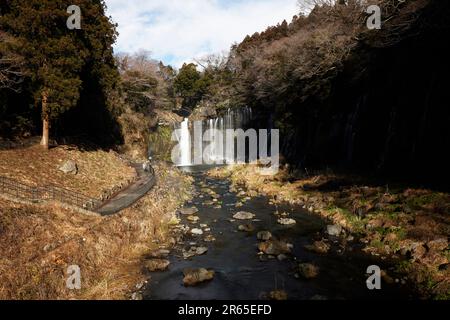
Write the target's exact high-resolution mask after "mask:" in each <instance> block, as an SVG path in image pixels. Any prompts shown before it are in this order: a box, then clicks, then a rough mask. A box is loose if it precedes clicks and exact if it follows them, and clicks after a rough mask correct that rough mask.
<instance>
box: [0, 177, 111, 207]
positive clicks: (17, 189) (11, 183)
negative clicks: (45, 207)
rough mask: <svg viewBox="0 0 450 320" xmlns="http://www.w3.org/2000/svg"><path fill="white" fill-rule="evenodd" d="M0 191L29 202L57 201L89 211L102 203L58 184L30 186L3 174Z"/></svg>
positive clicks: (0, 179) (0, 178)
mask: <svg viewBox="0 0 450 320" xmlns="http://www.w3.org/2000/svg"><path fill="white" fill-rule="evenodd" d="M0 193H4V194H7V195H9V196H12V197H15V198H19V199H22V200H27V201H31V202H41V201H59V202H62V203H65V204H68V205H72V206H75V207H78V208H81V209H84V210H89V211H95V210H96V209H97V208H99V207H100V206H101V205H102V202H101V201H100V200H97V199H94V198H90V197H88V196H85V195H83V194H81V193H77V192H74V191H71V190H68V189H64V188H62V187H59V186H54V185H48V186H45V187H32V186H29V185H26V184H24V183H21V182H19V181H16V180H14V179H11V178H6V177H3V176H0Z"/></svg>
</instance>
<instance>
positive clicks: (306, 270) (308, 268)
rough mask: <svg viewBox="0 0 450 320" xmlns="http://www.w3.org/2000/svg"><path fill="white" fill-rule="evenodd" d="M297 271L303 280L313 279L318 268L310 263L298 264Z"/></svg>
mask: <svg viewBox="0 0 450 320" xmlns="http://www.w3.org/2000/svg"><path fill="white" fill-rule="evenodd" d="M298 271H299V273H300V275H301V276H302V277H303V278H305V279H313V278H316V277H317V276H318V275H319V268H318V267H317V266H315V265H313V264H311V263H301V264H299V266H298Z"/></svg>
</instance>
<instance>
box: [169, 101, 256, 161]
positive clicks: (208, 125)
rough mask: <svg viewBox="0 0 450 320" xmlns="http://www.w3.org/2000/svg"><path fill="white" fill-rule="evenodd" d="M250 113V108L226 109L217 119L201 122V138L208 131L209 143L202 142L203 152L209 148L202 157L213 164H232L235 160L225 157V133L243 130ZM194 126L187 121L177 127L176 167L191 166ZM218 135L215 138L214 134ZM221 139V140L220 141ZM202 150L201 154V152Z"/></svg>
mask: <svg viewBox="0 0 450 320" xmlns="http://www.w3.org/2000/svg"><path fill="white" fill-rule="evenodd" d="M251 117H252V112H251V109H250V108H239V109H228V110H227V111H226V113H225V114H224V115H223V116H221V117H218V118H215V119H209V120H205V121H203V122H202V133H201V135H202V137H203V135H204V133H206V132H208V131H209V136H208V137H207V138H208V140H209V141H204V142H203V146H202V147H203V150H205V148H209V152H208V154H206V155H204V156H205V157H206V158H207V159H204V160H207V161H209V162H215V163H225V162H226V163H234V162H235V160H236V159H227V158H226V157H225V147H224V146H225V143H226V131H227V130H230V129H232V130H236V129H244V128H245V125H247V124H248V122H249V121H250V120H251ZM193 127H194V126H193V125H191V123H190V121H189V119H184V121H183V122H182V123H181V124H180V125H179V129H180V130H179V134H178V135H177V140H178V143H179V147H180V161H179V163H177V165H178V166H192V165H194V161H193V148H192V147H193V141H192V139H193V137H194V135H195V134H196V133H195V132H193V130H194V128H193ZM215 132H218V133H220V134H219V135H218V136H217V137H216V136H214V133H215ZM221 137H222V140H221V139H220V138H221ZM203 150H202V152H203Z"/></svg>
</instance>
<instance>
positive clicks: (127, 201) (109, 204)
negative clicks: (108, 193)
mask: <svg viewBox="0 0 450 320" xmlns="http://www.w3.org/2000/svg"><path fill="white" fill-rule="evenodd" d="M132 167H133V168H134V169H136V172H137V174H138V179H137V180H136V182H134V183H132V184H131V185H130V186H128V187H127V188H125V189H123V190H121V191H120V192H119V193H117V194H116V195H115V196H113V197H112V198H111V199H109V200H107V201H105V202H104V203H103V205H102V206H101V207H100V208H98V209H97V210H96V212H97V213H99V214H101V215H104V216H107V215H112V214H115V213H117V212H119V211H121V210H123V209H126V208H128V207H130V206H131V205H133V204H134V203H135V202H136V201H138V200H139V199H141V198H142V197H143V196H144V195H146V194H147V192H149V191H150V190H151V189H152V188H153V187H154V185H155V184H156V176H155V174H154V172H153V169H152V170H151V171H150V172H146V171H144V169H143V168H142V165H141V164H133V165H132Z"/></svg>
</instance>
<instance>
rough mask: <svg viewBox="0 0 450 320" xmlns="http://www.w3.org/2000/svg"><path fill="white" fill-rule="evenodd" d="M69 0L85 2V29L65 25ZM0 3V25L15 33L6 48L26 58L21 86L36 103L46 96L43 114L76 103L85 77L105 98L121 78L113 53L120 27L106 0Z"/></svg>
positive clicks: (54, 115) (76, 1) (56, 113)
mask: <svg viewBox="0 0 450 320" xmlns="http://www.w3.org/2000/svg"><path fill="white" fill-rule="evenodd" d="M71 4H75V5H78V6H80V7H81V11H82V12H81V14H82V24H81V28H82V29H81V30H69V29H68V28H67V25H66V22H67V19H68V17H69V16H70V14H68V13H67V7H68V6H69V5H71ZM0 8H1V12H2V14H3V15H2V16H0V30H4V31H6V32H8V33H9V34H10V35H11V36H12V37H13V38H14V42H11V43H10V44H9V46H8V47H7V48H5V47H3V49H4V50H7V51H8V52H9V53H10V54H14V55H16V56H20V57H21V58H22V59H23V68H24V70H25V74H26V75H27V78H28V81H27V84H28V85H27V87H25V88H23V89H24V90H25V93H26V94H29V95H30V96H31V97H33V99H34V103H35V105H36V106H37V107H40V106H41V105H42V99H43V97H44V96H45V97H46V99H47V108H46V110H42V111H43V112H45V113H46V114H43V116H49V118H51V119H58V118H59V117H60V116H61V115H62V114H64V113H65V112H67V111H68V110H69V109H72V108H74V107H75V106H77V104H78V103H79V101H80V95H81V93H82V90H83V83H85V82H89V83H96V84H97V85H98V87H99V88H100V91H101V92H102V95H103V96H104V97H103V98H104V99H106V96H107V95H108V91H110V90H111V89H112V88H113V87H114V86H115V84H116V83H117V79H118V73H117V69H116V66H115V62H114V59H113V55H112V44H113V43H114V41H115V40H116V36H117V33H116V30H115V26H114V25H113V24H112V23H111V21H110V20H109V18H108V17H107V16H106V15H105V8H106V7H105V3H104V1H103V0H94V1H92V0H74V1H72V2H70V3H68V2H67V1H64V0H9V1H6V2H3V3H2V5H1V7H0Z"/></svg>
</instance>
